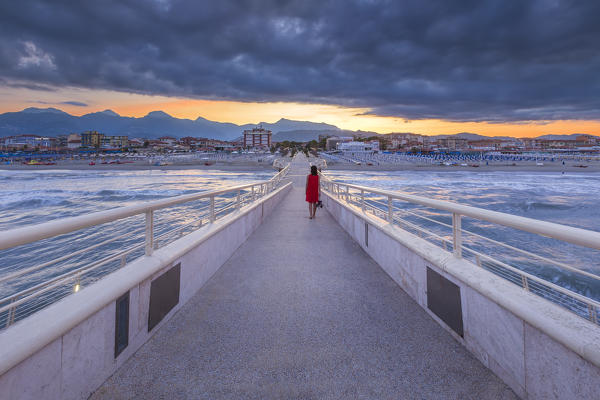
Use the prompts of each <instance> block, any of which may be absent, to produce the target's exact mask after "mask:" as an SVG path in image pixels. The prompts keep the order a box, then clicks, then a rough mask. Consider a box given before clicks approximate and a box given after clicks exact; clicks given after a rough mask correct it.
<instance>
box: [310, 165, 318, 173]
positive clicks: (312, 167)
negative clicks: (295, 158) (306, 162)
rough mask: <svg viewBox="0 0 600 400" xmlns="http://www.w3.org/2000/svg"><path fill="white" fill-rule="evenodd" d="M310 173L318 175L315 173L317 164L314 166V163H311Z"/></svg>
mask: <svg viewBox="0 0 600 400" xmlns="http://www.w3.org/2000/svg"><path fill="white" fill-rule="evenodd" d="M310 174H311V175H318V174H317V166H316V165H312V166H311V167H310Z"/></svg>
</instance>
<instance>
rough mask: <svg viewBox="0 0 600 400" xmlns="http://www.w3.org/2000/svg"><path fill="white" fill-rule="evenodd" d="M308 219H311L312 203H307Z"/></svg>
mask: <svg viewBox="0 0 600 400" xmlns="http://www.w3.org/2000/svg"><path fill="white" fill-rule="evenodd" d="M308 218H312V203H308Z"/></svg>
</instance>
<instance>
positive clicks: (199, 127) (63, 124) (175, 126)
mask: <svg viewBox="0 0 600 400" xmlns="http://www.w3.org/2000/svg"><path fill="white" fill-rule="evenodd" d="M258 125H262V127H263V128H265V129H269V130H271V131H272V132H273V140H274V141H283V140H290V141H298V142H304V141H309V140H313V139H318V136H319V135H340V136H361V137H368V136H375V135H378V134H377V133H375V132H365V131H350V130H342V129H340V128H338V127H337V126H335V125H330V124H325V123H316V122H309V121H294V120H289V119H285V118H282V119H280V120H279V121H277V122H275V123H267V122H261V123H259V124H245V125H236V124H233V123H230V122H216V121H210V120H208V119H205V118H202V117H198V118H196V119H195V120H191V119H180V118H175V117H172V116H171V115H169V114H167V113H165V112H163V111H152V112H150V113H148V114H147V115H145V116H143V117H139V118H136V117H124V116H121V115H119V114H117V113H116V112H114V111H112V110H105V111H100V112H94V113H90V114H85V115H82V116H75V115H71V114H68V113H66V112H64V111H61V110H58V109H56V108H35V107H30V108H26V109H24V110H22V111H17V112H7V113H4V114H0V137H2V136H11V135H21V134H35V135H40V136H58V135H64V134H69V133H80V132H84V131H89V130H95V131H99V132H102V133H104V134H107V135H127V136H129V137H140V138H148V139H155V138H158V137H161V136H173V137H177V138H181V137H185V136H194V137H207V138H211V139H221V140H232V139H236V138H239V137H240V136H241V135H242V133H243V131H244V130H246V129H252V128H254V127H256V126H258ZM577 135H579V134H578V133H574V134H571V135H543V136H539V137H538V138H540V139H554V140H563V139H569V138H573V137H574V136H577ZM448 136H456V137H461V138H465V139H469V140H479V139H490V137H489V136H484V135H478V134H475V133H468V132H462V133H458V134H455V135H437V136H436V137H438V138H440V137H448ZM509 138H510V137H508V136H495V137H493V139H509Z"/></svg>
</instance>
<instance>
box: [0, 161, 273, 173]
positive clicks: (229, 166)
mask: <svg viewBox="0 0 600 400" xmlns="http://www.w3.org/2000/svg"><path fill="white" fill-rule="evenodd" d="M182 169H198V170H224V171H264V170H275V168H273V166H272V165H271V164H270V163H265V162H260V163H259V162H256V161H217V162H215V163H214V164H211V165H205V164H204V162H174V163H172V164H169V165H161V166H156V165H150V164H149V163H148V162H147V161H146V162H144V161H135V162H133V163H124V164H100V163H97V164H96V165H89V161H85V160H81V161H74V160H60V161H57V162H56V164H55V165H25V164H17V163H14V164H10V165H7V164H0V170H13V171H39V170H90V171H114V170H121V171H123V170H125V171H128V170H142V171H149V170H182Z"/></svg>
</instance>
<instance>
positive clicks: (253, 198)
mask: <svg viewBox="0 0 600 400" xmlns="http://www.w3.org/2000/svg"><path fill="white" fill-rule="evenodd" d="M251 199H252V201H254V200H256V198H255V197H254V185H252V197H251Z"/></svg>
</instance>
